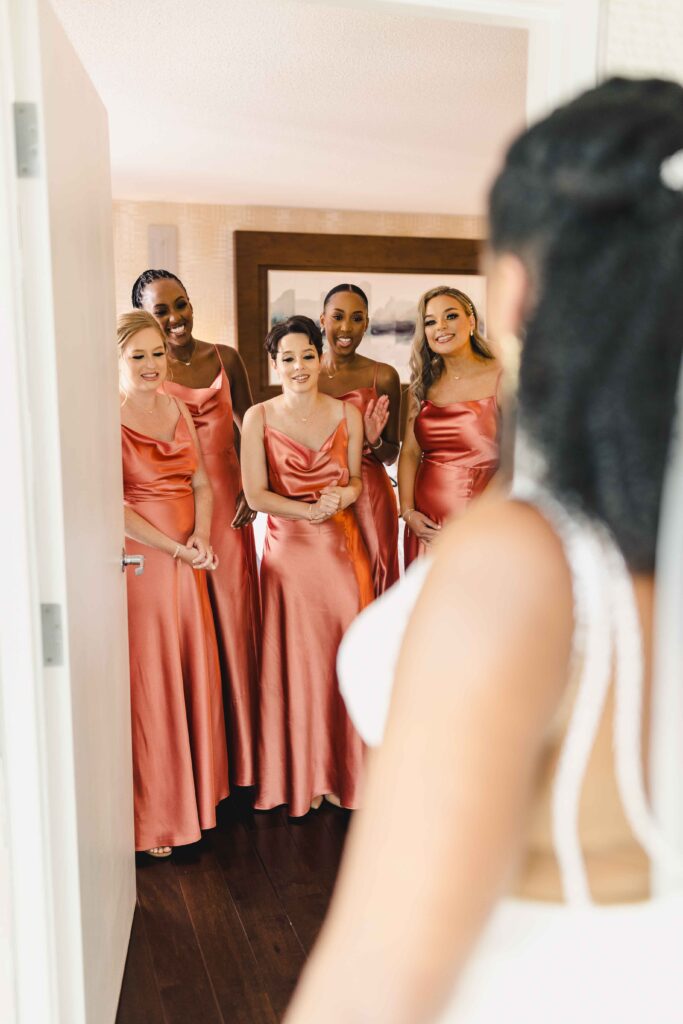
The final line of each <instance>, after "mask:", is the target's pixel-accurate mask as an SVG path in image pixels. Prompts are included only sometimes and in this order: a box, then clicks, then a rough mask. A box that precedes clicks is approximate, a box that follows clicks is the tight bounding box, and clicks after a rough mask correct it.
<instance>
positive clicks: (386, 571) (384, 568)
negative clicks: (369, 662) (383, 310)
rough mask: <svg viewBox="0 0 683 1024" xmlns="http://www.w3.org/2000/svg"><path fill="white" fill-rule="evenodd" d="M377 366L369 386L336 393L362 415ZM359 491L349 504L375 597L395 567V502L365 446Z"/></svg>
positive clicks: (372, 397)
mask: <svg viewBox="0 0 683 1024" xmlns="http://www.w3.org/2000/svg"><path fill="white" fill-rule="evenodd" d="M378 366H379V364H377V366H376V367H375V378H374V380H373V382H372V386H371V387H369V388H354V389H353V390H352V391H347V392H346V394H344V395H340V396H339V399H340V401H342V402H350V403H351V404H352V405H355V406H356V408H357V409H359V410H360V413H361V415H365V410H366V409H367V407H368V405H369V404H370V402H371V401H377V398H378V397H379V396H378V394H377V367H378ZM361 473H362V479H363V490H362V492H361V495H360V497H359V499H358V501H357V502H356V503H355V505H354V506H353V508H354V512H355V514H356V519H357V520H358V525H359V526H360V532H361V534H362V536H363V540H364V541H365V546H366V548H367V549H368V555H369V556H370V565H371V567H372V582H373V585H374V590H375V597H379V595H380V594H383V593H384V591H385V590H387V589H388V587H390V586H391V585H392V584H393V583H395V582H396V580H397V579H398V576H399V568H398V505H397V502H396V495H395V493H394V488H393V487H392V486H391V481H390V480H389V477H388V475H387V471H386V469H385V468H384V466H383V465H382V463H381V462H378V461H377V459H376V458H375V457H374V455H373V454H372V449H371V448H369V447H368V446H366V447H365V449H364V450H363V462H362V466H361Z"/></svg>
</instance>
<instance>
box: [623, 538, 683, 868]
mask: <svg viewBox="0 0 683 1024" xmlns="http://www.w3.org/2000/svg"><path fill="white" fill-rule="evenodd" d="M607 560H608V573H609V585H610V591H611V602H610V603H611V605H612V609H613V630H614V646H615V649H616V707H615V715H614V750H615V766H616V776H617V785H618V787H619V794H620V796H621V802H622V804H623V807H624V812H625V814H626V818H627V820H628V822H629V824H630V826H631V828H632V829H633V833H634V835H635V836H636V838H637V839H638V841H639V842H640V843H641V845H642V846H643V848H644V849H645V851H646V852H647V854H648V856H649V857H650V859H651V860H652V861H653V862H654V863H656V864H659V865H661V866H662V867H663V868H664V869H665V870H667V871H669V872H671V873H672V874H674V875H680V876H683V853H681V851H678V850H676V849H675V848H674V847H673V845H672V844H671V842H670V841H669V839H668V838H667V837H666V836H665V835H664V834H663V832H662V830H661V829H660V827H659V825H658V823H657V822H656V821H655V818H654V816H653V814H652V811H651V810H650V807H649V804H648V799H647V794H646V791H645V781H644V778H643V767H642V707H643V648H642V639H641V629H640V620H639V618H638V609H637V606H636V600H635V594H634V591H633V583H632V581H631V577H630V575H629V572H628V569H627V567H626V563H625V562H624V558H623V556H622V554H621V552H620V551H619V550H618V549H617V547H616V545H615V544H614V543H610V545H609V547H608V551H607ZM678 682H679V684H681V682H682V681H681V680H680V679H679V680H678ZM681 880H683V877H682V879H681Z"/></svg>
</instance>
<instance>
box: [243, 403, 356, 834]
mask: <svg viewBox="0 0 683 1024" xmlns="http://www.w3.org/2000/svg"><path fill="white" fill-rule="evenodd" d="M264 443H265V449H266V457H267V461H268V472H269V481H270V488H271V490H273V491H275V492H276V493H278V494H281V495H283V496H285V497H288V498H294V499H297V500H299V501H302V502H313V501H316V500H317V499H318V497H319V495H320V490H321V489H322V488H323V487H326V486H329V485H337V484H339V485H342V486H344V485H346V484H347V483H348V481H349V470H348V461H347V446H348V433H347V427H346V420H345V419H343V420H342V421H341V422H340V423H339V425H338V426H337V428H336V430H335V431H334V432H333V433H332V434H331V435H330V437H329V438H328V439H327V440H326V441H325V443H324V444H323V445H322V447H321V448H320V450H319V451H313V450H312V449H310V448H307V447H306V446H305V445H302V444H299V443H298V442H297V441H295V440H294V439H293V438H290V437H289V436H288V435H286V434H283V433H281V432H280V431H278V430H275V429H274V428H272V427H268V426H267V425H266V426H265V428H264ZM261 593H262V600H263V640H262V648H261V685H260V712H259V766H260V767H259V787H258V794H257V799H256V807H257V808H259V809H261V810H267V809H269V808H271V807H277V806H278V805H280V804H288V806H289V813H290V814H291V815H292V816H294V817H298V816H300V815H303V814H306V812H307V811H308V810H309V808H310V805H311V800H312V799H313V798H314V797H316V796H319V795H321V794H325V793H335V794H336V795H337V796H338V797H339V798H340V799H341V803H342V806H344V807H357V806H358V799H359V784H360V777H361V771H362V766H363V753H364V747H363V743H362V741H361V739H360V737H359V736H358V733H357V732H356V730H355V729H354V727H353V726H352V724H351V722H350V720H349V717H348V715H347V713H346V709H345V707H344V702H343V701H342V698H341V696H340V694H339V689H338V685H337V672H336V660H337V650H338V647H339V644H340V641H341V638H342V636H343V635H344V633H345V631H346V629H347V627H348V626H349V625H350V623H351V622H352V621H353V619H354V618H355V616H356V615H357V614H358V612H359V611H360V610H361V609H362V608H364V607H365V606H366V605H367V604H369V603H370V601H372V599H373V597H374V592H373V586H372V575H371V571H370V562H369V559H368V555H367V551H366V549H365V545H364V543H363V539H362V537H361V534H360V530H359V528H358V524H357V522H356V519H355V516H354V514H353V511H352V510H351V508H349V509H346V510H344V511H342V512H338V513H337V514H336V515H335V516H333V517H332V518H331V519H328V520H327V521H326V522H324V523H321V524H319V525H315V524H312V523H309V522H307V521H305V520H287V519H283V518H280V517H277V516H269V517H268V526H267V531H266V538H265V544H264V550H263V559H262V562H261Z"/></svg>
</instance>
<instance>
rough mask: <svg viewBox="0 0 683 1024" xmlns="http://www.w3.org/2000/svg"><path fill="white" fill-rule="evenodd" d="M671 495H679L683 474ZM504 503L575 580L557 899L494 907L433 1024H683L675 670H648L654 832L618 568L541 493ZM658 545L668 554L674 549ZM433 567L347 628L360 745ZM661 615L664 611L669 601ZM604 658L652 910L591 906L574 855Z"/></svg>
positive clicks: (557, 827)
mask: <svg viewBox="0 0 683 1024" xmlns="http://www.w3.org/2000/svg"><path fill="white" fill-rule="evenodd" d="M682 463H683V460H682ZM677 483H678V487H679V490H680V489H681V488H683V464H682V465H681V466H680V476H679V480H678V482H677ZM514 495H515V497H517V498H518V499H519V500H523V501H527V502H530V503H533V504H534V505H535V506H536V507H538V508H539V510H540V511H541V512H542V513H543V515H544V516H545V517H546V519H547V520H548V521H549V522H550V523H551V525H552V526H553V528H554V529H555V530H556V532H557V534H558V536H559V537H560V538H561V540H562V543H563V546H564V549H565V552H566V556H567V560H568V564H569V566H570V569H571V573H572V581H573V593H574V605H575V624H576V625H575V634H574V658H575V659H578V665H579V687H578V691H577V697H576V701H575V704H574V708H573V711H572V715H571V719H570V722H569V726H568V729H567V733H566V737H565V740H564V743H563V748H562V753H561V756H560V759H559V763H558V769H557V775H556V778H555V782H554V797H553V841H554V848H555V852H556V856H557V860H558V863H559V866H560V871H561V877H562V885H563V891H564V897H565V901H564V902H563V903H541V902H534V901H530V900H518V899H506V900H503V901H502V902H501V903H500V904H499V905H498V907H497V909H496V910H495V911H494V913H493V915H492V917H491V918H490V920H489V922H488V924H487V926H486V928H485V930H484V933H483V935H482V937H481V940H480V942H479V944H478V946H477V947H476V949H475V951H474V953H473V955H472V957H471V959H470V961H469V962H468V964H467V966H466V969H465V971H464V973H463V975H462V977H461V978H460V979H459V981H458V984H457V986H456V987H455V989H454V991H453V993H452V997H451V999H450V1000H449V1002H448V1005H447V1006H446V1008H445V1009H444V1010H443V1011H442V1013H441V1015H440V1016H439V1017H438V1018H437V1021H435V1024H517V1022H520V1024H522V1022H524V1024H584V1022H585V1024H593V1022H595V1024H646V1022H647V1024H649V1022H652V1024H683V862H682V860H681V857H680V855H679V854H678V853H676V852H674V850H673V848H672V846H671V845H670V842H673V843H675V844H676V845H677V847H678V849H679V850H680V849H681V846H682V845H683V844H682V843H681V842H680V841H681V832H682V830H683V785H682V782H683V659H681V658H677V657H674V658H673V662H672V659H671V658H669V664H668V666H667V665H666V664H664V663H663V659H662V658H661V657H660V664H659V666H655V682H656V683H657V688H656V692H654V691H653V712H652V718H653V737H652V749H653V751H654V761H653V765H652V773H651V775H652V785H651V789H652V802H653V806H654V807H655V809H656V811H657V816H658V820H659V823H660V825H661V826H662V831H660V828H659V827H658V826H656V825H655V821H654V818H653V814H652V812H651V810H650V808H649V806H648V802H647V799H646V795H645V787H644V783H643V773H642V770H641V751H640V725H641V699H642V652H641V639H640V636H641V634H640V625H639V621H638V617H637V611H636V605H635V597H634V594H633V588H632V584H631V580H630V577H629V575H628V572H627V570H626V566H625V563H624V560H623V558H622V556H621V554H620V552H619V551H618V549H617V548H616V545H615V544H614V543H613V541H612V540H611V539H610V537H609V536H608V535H607V533H606V532H605V531H603V530H602V529H600V528H598V527H596V526H595V525H593V524H590V523H588V522H587V521H582V520H580V519H579V518H578V517H573V516H570V515H569V514H568V513H567V512H566V511H565V510H564V508H563V507H562V506H560V505H559V504H558V503H557V502H556V501H555V500H554V499H552V498H551V497H550V496H549V495H548V494H547V493H545V492H544V491H543V490H542V489H541V488H539V487H538V486H536V485H533V484H531V483H528V482H527V483H520V482H517V483H516V485H515V489H514ZM676 507H677V508H678V510H679V511H680V509H681V507H683V505H678V506H676ZM672 527H673V533H674V534H675V537H676V538H677V540H676V541H675V543H674V544H673V558H674V561H675V570H674V575H676V576H677V577H680V576H681V574H683V539H682V538H683V523H681V522H680V521H679V522H678V523H675V522H674V523H673V524H672ZM661 532H662V531H661V530H660V534H661ZM667 543H668V548H669V555H671V554H672V551H671V549H672V542H671V541H668V542H667ZM658 564H659V562H658ZM429 568H430V560H429V559H428V558H425V559H422V560H420V561H418V562H416V563H414V564H413V566H411V568H410V570H409V571H408V573H407V574H406V575H405V576H404V577H403V579H402V580H401V582H400V583H398V584H396V585H395V586H394V587H393V588H391V589H390V590H389V591H388V592H387V593H386V594H385V595H384V596H383V597H381V598H380V599H379V600H377V601H375V602H374V603H373V604H372V605H371V606H370V607H369V608H368V609H367V610H366V611H365V612H364V613H363V614H362V615H361V616H360V617H359V618H358V619H357V620H356V622H355V623H354V624H353V626H352V627H351V629H350V630H349V632H348V633H347V635H346V638H345V640H344V642H343V644H342V647H341V649H340V654H339V677H340V680H341V683H340V685H341V691H342V694H343V696H344V700H345V701H346V706H347V708H348V711H349V714H350V715H351V718H352V720H353V722H354V724H355V725H356V728H357V729H358V731H359V732H360V734H361V735H362V737H363V738H364V740H365V741H366V742H367V743H368V744H369V745H378V744H379V743H380V742H381V738H382V734H383V731H384V723H385V719H386V714H387V710H388V706H389V701H390V698H391V687H392V683H393V675H394V667H395V664H396V659H397V657H398V651H399V648H400V644H401V640H402V636H403V632H404V628H405V625H406V623H407V621H408V618H409V616H410V612H411V610H412V608H413V606H414V604H415V601H416V599H417V597H418V595H419V592H420V590H421V588H422V585H423V583H424V580H425V578H426V576H427V574H428V572H429ZM673 582H674V583H675V584H676V586H675V587H674V590H675V591H676V593H677V594H678V599H679V603H680V596H681V595H682V594H683V587H681V586H680V585H679V584H680V579H679V578H677V579H676V580H674V581H673ZM658 594H659V574H658ZM667 607H668V608H669V610H670V612H671V611H672V602H671V600H669V601H668V604H667ZM673 611H674V612H677V613H678V618H677V619H675V621H669V623H668V625H667V623H666V622H664V623H661V622H660V626H661V628H668V629H669V630H671V629H674V634H672V635H669V636H668V639H669V641H673V647H674V648H675V647H676V644H678V645H679V646H678V653H679V654H680V653H681V652H680V641H679V640H678V637H679V636H683V607H678V608H677V609H676V608H673ZM670 618H671V615H670ZM377 636H384V637H390V638H392V640H390V641H389V644H388V646H389V648H390V649H389V650H387V645H383V646H382V648H381V649H378V647H377V644H376V640H375V638H376V637H377ZM607 638H610V640H609V641H608V640H607ZM665 646H666V645H665ZM668 650H669V652H670V653H671V650H672V643H671V642H669V644H668ZM373 652H374V654H373ZM613 654H614V657H615V664H616V702H615V708H616V710H615V715H614V755H615V767H616V775H617V781H618V784H619V790H620V795H621V799H622V802H623V805H624V809H625V812H626V815H627V818H628V820H629V822H630V824H631V827H632V829H633V832H634V834H635V835H636V836H637V838H638V839H639V841H640V842H641V844H642V845H643V847H644V848H645V850H646V851H647V853H648V856H649V858H650V861H651V864H652V867H653V898H652V899H649V900H646V901H643V902H641V903H631V904H617V905H609V906H604V905H601V906H597V905H595V904H594V903H592V901H591V896H590V891H589V887H588V881H587V876H586V869H585V865H584V862H583V857H582V851H581V845H580V841H579V834H578V807H579V797H580V792H581V783H582V781H583V777H584V773H585V770H586V766H587V763H588V759H589V756H590V753H591V748H592V745H593V741H594V737H595V734H596V730H597V728H598V725H599V722H600V718H601V715H602V711H603V707H604V703H605V698H606V695H607V691H608V688H609V684H610V677H611V675H612V655H613ZM675 654H676V650H674V655H675ZM667 672H668V675H667V674H666V673H667ZM662 832H664V833H665V834H666V836H667V840H665V839H664V838H663V835H662Z"/></svg>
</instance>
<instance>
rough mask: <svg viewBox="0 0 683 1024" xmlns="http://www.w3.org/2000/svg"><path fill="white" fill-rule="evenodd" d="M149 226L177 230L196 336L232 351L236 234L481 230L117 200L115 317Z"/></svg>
mask: <svg viewBox="0 0 683 1024" xmlns="http://www.w3.org/2000/svg"><path fill="white" fill-rule="evenodd" d="M150 224H175V225H176V226H177V229H178V266H177V268H176V273H177V274H178V276H179V277H180V278H181V279H182V281H183V283H184V285H185V287H186V288H187V289H188V291H189V293H190V297H191V299H192V305H193V307H194V312H195V334H196V336H197V337H199V338H202V339H204V340H206V341H213V342H218V343H226V344H229V345H233V344H235V321H234V310H235V301H234V294H233V239H232V233H233V231H237V230H242V231H310V232H319V233H326V234H349V235H401V236H411V235H415V236H421V237H423V238H425V237H426V238H429V237H434V238H449V237H450V238H483V237H484V236H485V230H486V225H485V221H484V218H482V217H456V216H434V215H428V214H403V213H363V212H357V213H354V212H349V211H338V210H311V209H289V208H287V209H285V208H279V207H271V206H205V205H200V204H195V203H143V202H132V201H122V200H121V201H115V202H114V258H115V267H116V308H117V312H123V311H124V310H126V309H129V308H130V289H131V286H132V284H133V281H134V280H135V278H136V277H137V276H138V274H140V273H141V272H142V271H143V270H145V269H146V268H147V267H148V266H149V263H148V251H147V228H148V226H149V225H150ZM171 269H173V268H171Z"/></svg>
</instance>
